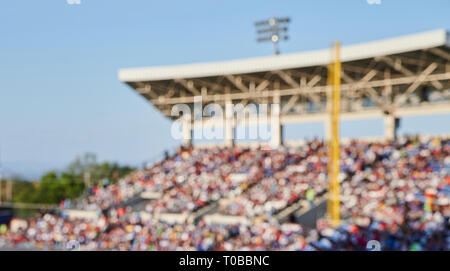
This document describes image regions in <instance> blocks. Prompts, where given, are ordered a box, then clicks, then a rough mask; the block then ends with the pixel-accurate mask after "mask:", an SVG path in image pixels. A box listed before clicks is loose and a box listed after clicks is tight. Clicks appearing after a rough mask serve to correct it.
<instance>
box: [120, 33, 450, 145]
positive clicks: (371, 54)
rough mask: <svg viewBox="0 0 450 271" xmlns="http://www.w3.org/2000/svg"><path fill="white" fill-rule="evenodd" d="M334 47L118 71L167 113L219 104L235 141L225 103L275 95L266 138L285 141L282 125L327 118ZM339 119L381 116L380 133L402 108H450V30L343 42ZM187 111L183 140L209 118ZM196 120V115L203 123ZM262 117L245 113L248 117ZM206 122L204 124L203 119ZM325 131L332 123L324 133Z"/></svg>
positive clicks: (410, 112) (228, 136)
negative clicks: (329, 69) (178, 108)
mask: <svg viewBox="0 0 450 271" xmlns="http://www.w3.org/2000/svg"><path fill="white" fill-rule="evenodd" d="M332 61H333V59H332V53H331V50H329V49H325V50H318V51H311V52H301V53H294V54H284V55H277V56H268V57H260V58H252V59H242V60H233V61H224V62H214V63H200V64H187V65H175V66H163V67H144V68H130V69H121V70H120V71H119V79H120V80H121V81H122V82H124V83H126V84H128V85H129V86H130V87H131V88H133V89H134V90H135V91H136V92H137V93H139V94H141V95H142V96H143V97H144V98H145V99H147V100H148V101H149V102H150V103H152V104H153V105H154V106H155V107H156V109H157V110H159V111H160V112H162V114H163V115H164V116H166V117H168V118H170V119H172V120H175V119H177V118H178V117H176V116H174V115H173V114H172V113H171V110H172V107H173V106H174V105H176V104H187V105H189V106H190V107H193V105H194V103H195V102H198V101H201V103H202V104H203V105H207V104H210V103H217V104H220V105H221V106H222V107H223V109H224V111H225V115H224V116H225V122H222V123H223V126H224V141H225V142H224V143H225V145H233V144H234V129H235V127H236V121H235V117H234V113H233V112H229V111H230V109H228V107H227V106H225V105H226V104H239V103H240V104H243V105H247V104H249V103H256V104H262V103H266V104H267V103H272V104H277V105H279V110H277V112H271V113H272V114H271V117H270V120H268V121H269V123H270V125H271V127H272V129H271V143H272V145H274V146H278V145H280V144H283V135H282V131H283V127H282V126H283V125H285V124H291V123H305V122H317V121H325V123H328V121H327V119H328V117H329V114H328V110H329V102H327V101H328V100H330V99H328V98H327V97H329V95H330V93H331V87H330V86H329V85H328V84H327V67H328V65H329V64H330V63H331V62H332ZM341 61H342V73H341V80H342V86H341V119H344V120H353V119H369V118H384V126H385V130H384V135H385V138H387V139H393V138H395V137H396V130H397V120H398V119H399V118H401V117H405V116H414V115H427V114H439V113H450V34H449V33H448V32H447V31H446V30H443V29H442V30H435V31H430V32H425V33H419V34H414V35H409V36H403V37H396V38H392V39H386V40H381V41H375V42H369V43H362V44H357V45H351V46H344V47H343V48H342V50H341ZM207 121H208V118H203V119H202V120H200V121H197V120H195V118H194V117H192V116H190V117H189V118H187V120H185V121H183V122H181V123H183V125H182V126H183V128H182V130H183V139H184V144H187V145H189V144H191V143H192V142H191V140H192V130H193V129H195V128H196V127H200V125H207V124H206V123H211V122H207ZM200 122H201V123H200ZM255 124H261V122H258V120H256V119H252V118H250V117H249V118H248V119H247V121H246V125H255ZM201 127H204V126H201ZM329 136H330V132H329V128H327V129H326V132H325V137H326V138H327V139H328V138H329Z"/></svg>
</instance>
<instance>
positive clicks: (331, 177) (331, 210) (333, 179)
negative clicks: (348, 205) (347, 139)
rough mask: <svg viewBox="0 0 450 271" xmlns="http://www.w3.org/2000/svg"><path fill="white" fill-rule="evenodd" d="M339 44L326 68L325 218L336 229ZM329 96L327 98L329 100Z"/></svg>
mask: <svg viewBox="0 0 450 271" xmlns="http://www.w3.org/2000/svg"><path fill="white" fill-rule="evenodd" d="M340 47H341V46H340V43H339V42H336V43H335V46H334V62H333V63H332V64H330V66H329V67H328V84H329V85H330V86H332V87H333V90H332V92H331V95H330V96H331V110H330V122H331V123H330V125H331V139H330V141H329V142H328V150H329V151H328V152H329V154H328V155H329V164H328V171H329V172H328V203H327V216H328V220H329V224H330V225H331V226H333V227H337V226H338V225H339V223H340V212H339V209H340V202H339V180H338V176H339V153H340V150H339V114H340V103H341V60H340ZM330 96H329V97H328V98H330Z"/></svg>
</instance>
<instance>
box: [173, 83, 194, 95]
mask: <svg viewBox="0 0 450 271" xmlns="http://www.w3.org/2000/svg"><path fill="white" fill-rule="evenodd" d="M174 81H175V82H177V83H179V84H181V85H182V86H183V87H185V88H186V89H187V90H189V91H190V92H191V93H192V94H194V95H195V96H200V95H201V93H200V91H199V90H198V89H197V88H196V87H195V85H194V82H193V81H192V80H189V81H187V80H184V79H175V80H174Z"/></svg>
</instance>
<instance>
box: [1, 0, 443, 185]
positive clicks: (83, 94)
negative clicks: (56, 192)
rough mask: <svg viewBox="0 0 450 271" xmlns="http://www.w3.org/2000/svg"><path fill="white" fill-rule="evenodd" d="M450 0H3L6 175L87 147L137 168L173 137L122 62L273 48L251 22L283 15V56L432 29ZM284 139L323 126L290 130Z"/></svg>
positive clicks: (435, 121)
mask: <svg viewBox="0 0 450 271" xmlns="http://www.w3.org/2000/svg"><path fill="white" fill-rule="evenodd" d="M449 10H450V1H448V0H433V1H420V0H395V1H394V0H382V2H381V5H369V4H368V3H367V0H346V1H335V0H327V1H326V0H315V1H312V0H310V1H294V0H291V1H262V0H259V1H253V0H252V1H235V0H228V1H211V0H209V1H198V0H190V1H181V0H180V1H148V0H140V1H136V0H128V1H118V0H117V1H111V0H81V4H80V5H69V4H68V3H67V0H45V1H36V0H27V1H25V0H16V1H5V2H4V3H2V5H1V8H0V146H1V159H2V162H3V167H4V170H5V172H12V173H18V174H22V175H24V176H29V177H36V176H38V175H39V174H41V173H42V172H44V171H45V170H49V169H56V168H58V169H60V168H63V167H64V166H66V165H67V164H68V163H69V162H70V161H71V160H72V159H73V158H74V157H75V156H77V155H80V154H82V153H84V152H87V151H90V152H94V153H96V154H97V155H98V157H99V159H100V160H110V161H118V162H120V163H124V164H131V165H140V164H141V163H142V161H145V160H151V159H154V158H155V157H158V156H159V155H160V154H161V153H162V152H163V151H164V150H165V149H168V150H171V149H173V147H175V146H177V144H178V142H177V141H175V140H173V139H172V138H171V137H170V136H168V135H169V131H170V122H169V121H168V120H166V119H164V118H163V117H162V116H161V115H160V114H159V113H158V112H157V111H155V110H154V109H153V107H152V106H151V105H149V104H148V103H147V102H146V101H145V100H144V99H142V98H141V97H139V96H138V95H136V94H135V93H133V91H132V90H131V89H129V88H128V87H127V86H126V85H124V84H122V83H120V82H119V80H118V79H117V71H118V69H119V68H124V67H135V66H152V65H170V64H180V63H192V62H203V61H217V60H227V59H236V58H245V57H255V56H263V55H269V54H271V53H272V49H271V45H270V44H269V43H268V44H257V43H256V42H255V34H254V28H253V22H254V21H256V20H259V19H263V18H267V17H270V16H273V15H276V16H290V17H291V18H292V23H291V25H290V30H289V32H290V37H291V38H290V41H289V42H287V43H283V44H282V45H281V51H282V53H283V52H284V53H288V52H298V51H305V50H312V49H321V48H326V47H328V46H329V45H330V44H331V43H332V42H333V41H335V40H340V41H341V42H342V43H343V44H344V45H345V44H352V43H358V42H364V41H371V40H376V39H381V38H387V37H394V36H398V35H405V34H411V33H415V32H421V31H427V30H433V29H437V28H446V29H450V16H448V12H449ZM443 122H446V123H449V122H450V117H449V116H448V115H447V116H439V117H431V118H430V117H428V118H416V119H412V120H411V119H406V120H405V121H404V122H403V124H404V127H402V129H401V130H400V133H405V132H423V131H428V132H433V133H444V132H450V131H448V130H446V129H448V127H445V125H442V123H443ZM287 133H288V135H287V138H293V137H304V136H308V137H312V136H314V135H320V134H321V133H322V126H321V125H320V124H311V125H310V126H307V127H302V128H298V127H297V128H295V129H294V128H292V127H289V128H287ZM342 134H343V135H344V136H352V135H358V136H365V135H381V134H382V122H381V121H377V120H375V121H367V122H359V123H357V124H344V125H343V131H342Z"/></svg>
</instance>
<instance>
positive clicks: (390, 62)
mask: <svg viewBox="0 0 450 271" xmlns="http://www.w3.org/2000/svg"><path fill="white" fill-rule="evenodd" d="M379 59H380V60H382V61H383V62H384V63H386V64H388V65H389V66H391V67H392V68H394V69H395V70H396V71H398V72H401V73H403V74H404V75H407V76H413V75H414V74H415V73H414V72H412V71H410V70H408V69H407V68H405V67H404V66H403V65H402V62H401V60H400V59H397V60H395V61H394V60H393V59H392V58H390V57H387V56H383V57H380V58H379ZM430 83H431V84H432V85H433V86H434V87H435V88H436V89H438V90H441V89H442V88H443V86H442V84H441V83H440V82H438V81H430Z"/></svg>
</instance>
